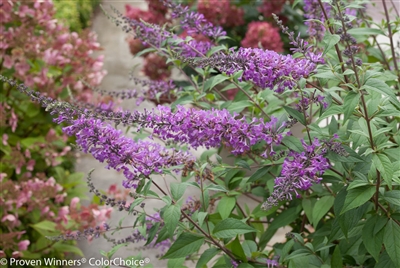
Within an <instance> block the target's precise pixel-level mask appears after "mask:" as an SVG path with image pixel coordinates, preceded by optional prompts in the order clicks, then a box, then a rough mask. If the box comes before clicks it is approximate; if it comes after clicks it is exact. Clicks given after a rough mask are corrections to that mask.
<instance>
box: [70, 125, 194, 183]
mask: <svg viewBox="0 0 400 268" xmlns="http://www.w3.org/2000/svg"><path fill="white" fill-rule="evenodd" d="M63 131H64V132H65V133H66V134H68V135H70V136H72V135H75V136H76V143H77V144H78V145H79V146H80V147H81V149H82V151H83V152H85V153H91V154H92V155H93V156H94V158H96V159H97V160H99V161H100V162H102V163H103V162H107V164H108V165H107V168H113V169H115V170H117V171H121V170H122V171H123V173H124V175H125V177H126V180H125V181H124V182H123V186H124V187H126V188H131V187H134V188H135V187H136V186H137V183H138V179H139V178H141V176H143V175H144V176H149V175H150V174H152V173H162V168H165V167H171V166H175V165H180V164H183V163H184V162H185V161H187V160H188V159H193V157H192V156H190V155H189V154H188V153H185V152H180V151H174V150H169V149H166V148H164V147H162V146H161V145H160V144H157V143H153V142H149V141H138V142H135V141H133V140H132V139H129V138H127V137H125V136H123V135H122V131H121V130H116V129H115V128H113V127H112V126H110V125H109V124H105V123H103V122H102V121H101V120H98V119H85V118H83V117H81V118H80V119H77V120H75V121H73V124H72V125H71V126H68V127H65V128H63Z"/></svg>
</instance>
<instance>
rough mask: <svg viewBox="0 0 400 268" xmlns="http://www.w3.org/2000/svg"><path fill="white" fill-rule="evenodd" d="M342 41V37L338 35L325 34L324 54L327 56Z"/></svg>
mask: <svg viewBox="0 0 400 268" xmlns="http://www.w3.org/2000/svg"><path fill="white" fill-rule="evenodd" d="M339 41H340V36H339V35H337V34H333V35H332V34H329V33H328V32H327V33H325V37H324V40H323V43H324V44H325V46H324V53H323V55H325V54H326V53H327V52H328V51H329V50H331V48H333V47H334V46H335V45H336V44H337V43H339Z"/></svg>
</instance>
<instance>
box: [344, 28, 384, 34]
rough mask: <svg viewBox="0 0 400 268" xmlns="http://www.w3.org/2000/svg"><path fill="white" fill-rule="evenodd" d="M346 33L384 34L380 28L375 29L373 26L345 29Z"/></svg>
mask: <svg viewBox="0 0 400 268" xmlns="http://www.w3.org/2000/svg"><path fill="white" fill-rule="evenodd" d="M347 33H349V34H351V35H368V36H371V35H378V34H383V35H384V34H385V33H384V32H383V31H382V30H381V29H375V28H370V27H368V28H353V29H349V30H347Z"/></svg>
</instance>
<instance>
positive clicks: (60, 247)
mask: <svg viewBox="0 0 400 268" xmlns="http://www.w3.org/2000/svg"><path fill="white" fill-rule="evenodd" d="M52 248H54V249H56V250H57V251H59V252H70V253H75V254H76V255H78V256H81V257H83V256H84V255H83V252H82V250H80V249H79V248H78V247H77V246H74V245H68V244H65V243H56V244H55V245H53V246H52Z"/></svg>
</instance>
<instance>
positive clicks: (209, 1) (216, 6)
mask: <svg viewBox="0 0 400 268" xmlns="http://www.w3.org/2000/svg"><path fill="white" fill-rule="evenodd" d="M197 10H198V12H199V13H201V14H203V15H204V17H205V18H206V19H207V20H208V21H209V22H211V23H212V24H214V25H220V26H222V27H228V28H230V27H237V26H241V25H243V24H244V10H243V9H242V8H239V7H237V6H235V5H234V4H232V1H229V0H219V1H215V0H199V2H198V5H197Z"/></svg>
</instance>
